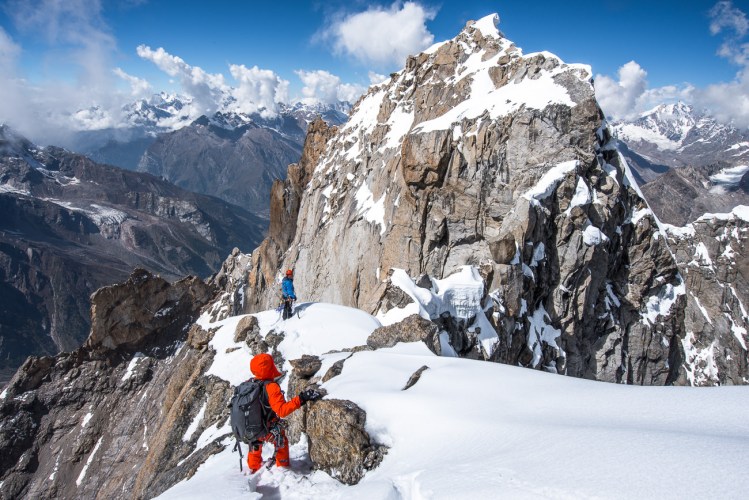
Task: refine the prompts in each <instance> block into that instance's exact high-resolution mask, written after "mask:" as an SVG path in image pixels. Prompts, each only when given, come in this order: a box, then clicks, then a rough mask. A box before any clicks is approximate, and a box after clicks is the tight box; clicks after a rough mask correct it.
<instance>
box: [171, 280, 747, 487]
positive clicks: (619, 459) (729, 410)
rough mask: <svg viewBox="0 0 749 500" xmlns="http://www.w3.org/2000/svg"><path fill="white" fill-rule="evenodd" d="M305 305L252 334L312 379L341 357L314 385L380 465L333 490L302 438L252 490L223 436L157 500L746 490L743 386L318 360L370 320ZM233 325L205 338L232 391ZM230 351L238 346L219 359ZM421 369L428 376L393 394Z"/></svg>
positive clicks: (431, 361)
mask: <svg viewBox="0 0 749 500" xmlns="http://www.w3.org/2000/svg"><path fill="white" fill-rule="evenodd" d="M444 281H445V280H442V282H444ZM443 286H444V284H443ZM419 290H423V289H419ZM440 291H444V290H440ZM302 305H303V306H305V307H304V308H303V309H302V310H301V315H300V316H301V317H300V318H296V317H295V318H294V319H290V320H288V321H286V322H280V321H277V320H276V319H274V318H276V317H277V316H278V314H277V313H276V312H275V311H266V312H263V313H260V314H257V315H256V316H257V317H258V319H259V323H260V327H261V331H262V333H263V335H265V334H267V333H268V332H269V331H270V330H271V329H276V330H278V331H281V330H283V331H284V333H285V335H286V337H285V340H284V341H283V342H282V343H281V345H280V348H281V350H282V351H283V352H284V356H285V358H286V359H287V360H288V359H294V358H298V357H300V356H301V354H305V353H306V354H318V355H321V357H322V359H323V366H322V368H321V369H320V371H319V375H322V374H323V373H324V372H325V371H327V369H328V368H329V367H330V366H331V365H332V364H333V363H334V362H335V361H337V360H339V359H343V358H347V360H346V362H345V364H344V368H343V372H342V373H341V375H339V376H337V377H334V378H332V379H331V380H329V381H328V382H326V383H325V384H323V387H324V388H325V389H326V390H327V391H328V393H329V395H328V396H327V397H328V398H336V399H348V400H351V401H353V402H354V403H356V404H357V405H359V406H360V407H361V408H362V409H364V410H365V411H366V412H367V424H366V425H367V431H368V432H369V434H370V436H371V437H372V439H373V440H374V441H375V442H377V443H380V444H384V445H386V446H389V447H390V448H389V450H388V452H387V454H386V456H385V458H384V459H383V461H382V463H381V464H380V466H379V467H377V468H376V469H374V470H373V471H370V472H369V473H367V475H366V476H365V477H364V479H363V480H362V481H361V482H360V483H359V484H358V485H354V486H346V485H343V484H341V483H338V482H337V481H335V480H334V479H332V478H331V477H330V476H329V475H328V474H326V473H324V472H321V471H314V472H313V471H312V470H311V466H310V463H309V460H308V458H307V443H306V440H305V439H303V440H302V441H301V442H300V443H297V444H296V445H294V446H292V449H291V452H292V453H291V454H292V469H291V470H278V469H276V468H275V467H274V468H272V469H270V470H268V471H264V472H262V473H261V474H260V476H259V477H258V478H257V479H256V480H253V483H256V484H252V485H251V484H249V483H248V479H249V477H248V476H247V475H246V470H245V474H243V473H240V472H239V470H238V455H237V454H236V453H232V452H231V448H232V446H233V442H232V441H231V440H230V439H226V440H225V441H224V444H225V446H226V449H225V450H224V451H223V452H221V453H219V454H218V455H215V456H213V457H211V458H210V459H209V460H207V461H206V463H205V464H203V465H202V466H201V467H200V468H199V469H198V471H197V473H196V474H195V475H194V476H193V477H192V478H191V479H190V480H187V481H184V482H182V483H180V484H178V485H176V486H175V487H174V488H172V489H170V490H169V491H167V492H166V493H165V494H164V495H162V497H161V498H179V499H180V500H184V499H188V498H215V497H221V498H224V499H231V498H240V497H241V498H262V496H261V495H263V496H265V497H266V498H267V497H270V498H293V499H297V498H299V499H301V498H372V499H400V498H409V499H411V498H413V499H422V498H434V499H440V498H445V499H455V498H513V499H514V498H575V499H579V498H674V499H677V498H679V499H681V498H700V497H701V498H705V497H711V498H742V497H743V493H744V492H746V491H749V476H747V475H746V473H745V471H746V468H747V466H749V454H747V453H746V450H747V449H748V447H749V421H747V419H746V418H745V416H746V414H747V412H748V411H749V390H748V389H749V388H747V387H714V388H699V389H697V388H688V387H683V388H682V387H637V386H623V385H615V384H607V383H601V382H593V381H588V380H581V379H573V378H569V377H563V376H558V375H552V374H548V373H542V372H538V371H533V370H528V369H525V368H518V367H512V366H507V365H500V364H494V363H487V362H482V361H472V360H466V359H459V358H450V357H438V356H435V355H434V354H432V353H431V352H430V351H429V350H428V349H427V348H426V346H425V345H423V344H422V343H420V342H416V343H406V344H404V343H401V344H398V345H396V346H395V347H393V348H389V349H379V350H377V351H362V352H359V353H355V354H350V353H331V354H325V352H327V351H328V350H330V349H331V348H333V347H332V346H334V345H336V344H337V347H335V348H338V349H340V348H343V347H352V346H354V345H360V344H363V343H364V342H365V340H366V337H367V336H368V334H369V332H371V331H372V330H374V328H376V326H377V325H378V322H377V320H376V319H375V318H373V317H371V316H369V315H368V314H366V313H363V312H361V311H357V310H355V309H351V308H346V307H341V306H335V305H332V304H314V303H311V304H302ZM422 307H423V305H422ZM239 319H240V318H239V317H237V318H229V319H226V320H224V321H222V322H219V323H218V324H219V325H220V326H221V327H220V329H219V330H218V331H217V333H216V335H215V336H214V339H213V340H212V342H211V344H212V346H213V347H214V349H216V351H217V354H216V358H215V361H214V364H213V366H212V367H211V369H210V371H211V372H213V373H214V374H225V375H227V376H230V377H233V378H234V381H232V383H233V384H236V383H238V382H240V381H242V380H245V379H246V378H247V377H248V373H249V370H248V364H249V359H250V354H249V350H248V349H247V348H246V346H244V347H241V345H240V344H234V343H233V340H232V338H233V334H234V328H235V327H236V324H237V323H238V321H239ZM201 321H203V322H205V321H206V320H205V318H203V319H201ZM204 326H205V324H204ZM211 326H216V325H211ZM227 346H234V347H241V348H240V349H238V350H236V351H233V352H231V353H228V354H227V353H225V352H224V351H225V349H226V347H227ZM221 348H223V350H221ZM235 356H236V358H235ZM225 364H232V365H237V367H235V368H232V369H228V368H226V367H225V366H223V365H225ZM424 365H426V366H428V367H429V369H428V370H425V371H424V372H423V373H422V375H421V378H420V380H419V381H418V382H417V383H416V384H415V385H414V386H413V387H411V388H409V389H408V390H406V391H403V390H402V389H403V387H404V386H405V385H406V382H407V381H408V379H409V378H410V377H411V375H412V374H413V373H414V372H415V371H416V370H418V369H419V368H420V367H422V366H424ZM219 376H221V375H219ZM230 381H231V380H230ZM289 396H293V395H289ZM217 431H218V430H216V429H214V434H213V435H214V436H218V435H220V433H219V432H217ZM206 432H207V431H206ZM265 453H266V454H270V453H271V450H270V449H266V450H265Z"/></svg>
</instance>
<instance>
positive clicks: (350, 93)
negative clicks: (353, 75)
mask: <svg viewBox="0 0 749 500" xmlns="http://www.w3.org/2000/svg"><path fill="white" fill-rule="evenodd" d="M295 73H296V74H297V76H298V77H299V79H300V80H301V81H302V84H304V87H302V96H303V101H304V102H308V103H318V102H319V103H325V104H334V103H336V102H338V101H348V102H355V101H356V100H357V99H358V98H359V96H360V95H362V93H363V92H364V90H365V88H364V87H362V86H361V85H354V84H350V83H343V82H341V79H340V78H339V77H337V76H336V75H333V74H332V73H329V72H327V71H325V70H316V71H304V70H298V71H295Z"/></svg>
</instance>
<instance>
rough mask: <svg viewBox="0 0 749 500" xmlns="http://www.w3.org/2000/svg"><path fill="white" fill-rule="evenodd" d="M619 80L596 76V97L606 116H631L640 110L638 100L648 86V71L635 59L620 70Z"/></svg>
mask: <svg viewBox="0 0 749 500" xmlns="http://www.w3.org/2000/svg"><path fill="white" fill-rule="evenodd" d="M618 74H619V80H618V81H617V80H614V79H613V78H611V77H609V76H606V75H598V76H596V78H595V89H596V98H597V99H598V104H599V105H600V106H601V109H603V111H604V113H606V116H611V117H614V118H631V117H633V116H634V115H636V114H637V113H638V111H639V109H638V108H639V106H638V100H639V99H640V98H641V97H642V96H643V95H644V94H645V89H646V88H647V85H648V82H647V75H648V74H647V72H646V71H645V70H644V69H642V68H641V67H640V65H639V64H637V63H636V62H635V61H630V62H628V63H627V64H625V65H624V66H622V67H621V68H619V71H618Z"/></svg>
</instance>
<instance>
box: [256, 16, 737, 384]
mask: <svg viewBox="0 0 749 500" xmlns="http://www.w3.org/2000/svg"><path fill="white" fill-rule="evenodd" d="M318 136H319V137H320V138H321V140H320V141H318V142H317V143H316V144H315V145H314V147H310V148H309V149H306V150H305V151H307V152H308V157H310V158H314V157H317V158H318V160H317V162H316V163H315V164H306V165H305V169H304V170H305V172H308V174H307V175H306V176H304V178H305V179H307V178H309V183H308V184H306V182H300V183H296V182H295V181H294V180H293V179H290V180H287V182H286V184H285V192H294V193H296V192H301V202H300V204H299V212H298V214H294V213H293V212H292V213H291V215H288V211H287V212H286V214H287V215H286V218H287V219H296V220H297V225H296V231H295V233H294V234H293V238H292V239H291V240H290V242H289V244H288V246H284V244H283V242H282V241H281V240H280V239H279V238H272V242H268V240H266V242H264V243H263V245H264V246H268V245H272V246H274V248H275V252H273V254H274V255H278V254H279V252H284V253H283V255H282V257H281V258H280V259H274V255H271V254H269V253H267V252H266V253H262V252H261V253H256V254H255V255H254V256H253V259H255V262H253V272H252V273H251V275H250V279H249V289H248V292H247V296H249V297H255V298H254V299H252V300H253V301H254V303H248V310H253V308H265V307H268V306H271V305H273V303H274V301H275V298H274V295H275V286H276V285H275V282H276V281H277V276H276V275H275V273H276V272H277V271H276V270H278V269H285V268H288V267H294V268H295V270H296V272H295V283H296V287H297V290H300V291H301V294H302V295H301V296H302V297H304V299H307V300H319V301H328V302H334V303H341V304H345V305H351V306H354V307H359V308H362V309H364V310H366V311H371V312H373V313H374V312H378V313H379V314H387V312H388V309H389V307H388V306H387V305H386V304H387V303H388V302H389V300H388V299H387V298H386V292H387V290H388V289H392V288H393V287H392V286H389V281H388V279H387V278H388V273H389V271H390V270H391V269H394V268H401V269H404V270H405V271H406V272H407V274H408V275H411V276H414V277H418V276H420V275H428V276H431V277H433V278H444V277H446V276H449V275H451V274H453V273H456V272H458V271H460V270H461V269H462V268H463V266H465V265H470V266H473V267H474V269H476V271H475V272H477V273H479V274H480V275H481V277H482V279H483V282H484V292H483V296H482V297H480V300H476V301H475V302H476V303H475V304H467V306H468V307H462V308H461V307H456V304H448V306H449V307H447V308H446V309H447V310H441V311H440V310H435V311H432V312H431V313H429V314H428V315H429V317H430V319H433V320H434V319H436V318H439V317H443V316H444V314H445V313H446V312H447V313H448V316H452V318H453V320H454V321H452V323H455V324H457V325H458V326H460V325H461V324H462V325H463V326H462V329H463V330H464V333H463V338H465V339H468V337H472V338H473V339H474V341H472V342H473V345H474V348H470V349H468V350H467V351H466V353H469V352H470V353H472V354H470V355H471V356H473V357H478V358H482V359H489V360H493V361H499V362H505V363H510V364H515V365H517V364H520V365H522V366H528V367H533V368H538V369H544V370H548V371H553V372H558V373H565V374H568V375H573V376H579V377H586V378H593V379H598V380H605V381H612V382H622V383H633V384H686V383H689V380H695V378H694V377H692V378H691V379H689V378H688V377H687V371H688V367H687V365H686V364H685V363H686V361H685V359H686V358H685V356H686V355H685V352H684V348H683V339H684V338H686V336H687V334H688V333H687V332H688V327H687V325H685V320H684V317H685V315H688V314H691V312H692V311H693V307H694V305H693V304H692V303H691V302H690V301H689V300H687V298H688V296H689V294H697V295H699V294H700V292H699V285H695V283H691V286H690V285H689V284H688V283H687V282H685V279H684V277H683V276H682V275H681V273H680V270H679V266H678V263H677V260H676V259H675V257H674V255H673V254H672V253H671V250H670V249H669V245H668V243H667V241H666V238H665V237H664V233H663V232H662V231H661V228H660V226H659V224H658V221H657V219H656V217H655V216H654V215H653V213H652V212H651V210H650V209H649V207H648V204H647V202H646V201H645V199H644V197H643V195H642V193H641V192H640V190H639V188H638V186H637V183H636V181H635V178H634V175H633V174H632V173H631V171H630V170H629V167H628V165H627V162H626V160H625V159H624V157H623V156H622V154H621V152H620V151H619V150H618V149H617V141H616V139H614V138H613V137H612V136H611V132H610V129H609V128H607V126H606V122H605V120H604V119H603V115H602V113H601V111H600V109H599V107H598V105H597V103H596V100H595V96H594V92H593V87H592V85H591V83H590V71H589V68H587V67H585V66H580V65H569V64H565V63H563V62H562V61H560V60H559V59H558V58H557V57H555V56H553V55H551V54H548V53H535V54H528V55H523V54H522V51H520V50H519V49H518V48H517V47H515V46H514V44H512V43H511V42H509V41H508V40H506V39H505V38H504V37H503V36H502V35H501V33H499V31H498V30H497V29H496V27H495V24H494V19H493V18H492V17H488V18H484V19H482V20H480V21H478V22H476V23H469V24H468V25H467V26H466V28H465V29H464V30H463V32H461V34H460V35H459V36H458V37H456V38H455V39H453V40H450V41H447V42H444V43H441V44H436V45H435V46H433V47H431V48H430V49H428V50H427V51H425V52H424V53H422V54H419V55H417V56H414V57H411V58H409V59H408V61H407V63H406V67H405V69H403V70H402V71H400V72H398V73H394V74H393V75H392V76H391V79H390V80H389V81H388V82H384V83H382V84H380V85H376V86H373V87H372V88H370V90H369V92H368V93H367V94H366V95H365V96H363V97H362V98H361V99H360V100H359V102H358V103H357V104H356V105H355V106H354V108H353V110H352V113H351V118H350V120H349V121H348V122H347V123H346V125H344V126H342V127H340V128H339V129H338V130H337V131H329V132H326V133H323V132H322V131H321V132H320V133H319V134H318ZM274 203H275V204H272V208H271V210H272V211H273V210H276V211H277V212H280V211H282V210H283V209H284V208H288V207H287V206H285V205H284V204H283V203H280V202H279V201H278V200H274ZM262 247H263V246H261V248H262ZM432 291H433V292H435V293H436V292H437V290H432ZM738 293H739V294H740V295H743V294H745V293H746V290H740V291H738ZM459 309H462V311H463V312H458V310H459ZM456 314H457V316H456ZM444 319H449V317H448V318H443V320H444ZM448 323H450V321H448ZM746 326H747V325H745V324H743V323H742V326H741V327H742V328H744V327H746ZM745 356H746V352H745V351H742V350H739V351H736V352H733V353H731V359H732V360H733V361H732V362H733V363H734V364H736V370H737V372H738V373H744V369H743V368H742V364H741V362H740V361H737V360H738V359H739V358H741V359H744V358H745ZM742 376H743V375H742ZM739 379H740V378H735V377H732V378H731V380H734V381H735V380H739Z"/></svg>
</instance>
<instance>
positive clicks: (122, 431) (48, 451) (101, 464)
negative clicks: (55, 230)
mask: <svg viewBox="0 0 749 500" xmlns="http://www.w3.org/2000/svg"><path fill="white" fill-rule="evenodd" d="M209 291H210V289H209V287H207V286H206V285H205V284H203V283H202V282H200V281H199V280H195V279H194V278H187V279H185V280H182V281H180V282H177V283H175V284H173V285H169V284H167V283H165V282H164V281H163V280H162V279H160V278H157V277H154V276H151V275H149V274H148V273H145V272H142V271H138V272H136V273H134V275H133V276H132V277H131V279H130V280H129V281H128V282H127V283H125V284H122V285H117V286H114V287H110V288H107V289H104V290H102V291H100V292H99V293H97V295H96V297H95V299H94V303H95V305H94V310H95V312H94V321H93V323H94V325H95V333H93V334H92V337H91V338H89V341H88V342H87V345H85V346H83V347H81V348H79V349H77V350H75V351H73V352H71V353H63V354H60V355H57V356H55V357H41V358H34V357H31V358H29V359H28V360H27V361H26V363H24V365H23V366H22V367H21V368H20V369H19V370H18V372H17V373H16V375H15V376H14V377H13V380H12V381H11V382H10V384H9V385H8V387H7V388H6V390H5V391H4V392H3V394H2V396H1V397H0V449H2V450H3V454H2V457H0V481H2V484H3V487H2V490H1V491H0V495H1V496H2V498H3V499H6V498H7V499H10V498H151V497H153V496H155V495H158V494H159V493H161V492H163V491H164V490H165V489H166V488H168V487H169V486H171V485H172V484H174V483H175V482H177V481H179V480H181V479H183V478H184V477H186V476H189V475H191V474H192V473H194V471H195V470H196V469H197V467H198V466H199V465H200V464H201V463H202V462H203V461H204V460H205V458H207V457H208V456H210V455H211V454H212V453H215V452H216V451H218V450H219V449H221V448H220V447H219V445H218V443H216V442H209V443H206V446H204V447H202V448H200V449H198V450H197V451H196V452H195V453H193V454H191V452H192V451H193V450H194V444H195V440H196V439H197V436H198V435H200V434H199V433H198V434H197V435H194V432H195V431H196V430H198V429H199V430H200V431H202V430H204V429H205V428H206V427H208V426H209V424H208V423H205V424H203V425H201V426H196V428H195V429H193V430H189V427H190V424H191V421H192V420H193V418H194V415H196V414H197V413H199V411H201V407H202V408H203V410H202V411H203V412H205V413H208V414H211V415H219V416H221V415H223V419H224V420H226V416H225V415H224V414H225V404H226V401H227V399H228V398H229V395H230V392H231V388H230V387H229V384H228V383H226V382H222V381H221V382H220V381H217V380H216V379H215V377H213V378H212V377H204V376H202V374H203V372H204V371H205V370H206V368H207V366H210V362H211V360H212V356H211V355H210V353H207V355H202V354H201V350H199V349H195V348H192V346H190V344H188V346H187V347H186V346H185V345H184V342H183V341H184V340H185V337H186V332H187V329H188V327H189V326H190V325H191V324H192V323H193V322H194V321H195V319H196V317H197V313H198V311H199V310H200V308H201V307H202V306H203V305H205V304H206V303H207V301H208V299H210V298H211V297H212V294H211V293H209ZM149 305H151V306H152V307H156V306H158V305H161V306H162V308H160V309H158V310H152V311H151V312H150V313H148V312H147V309H148V307H147V306H149ZM191 333H192V334H193V335H197V332H191Z"/></svg>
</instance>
